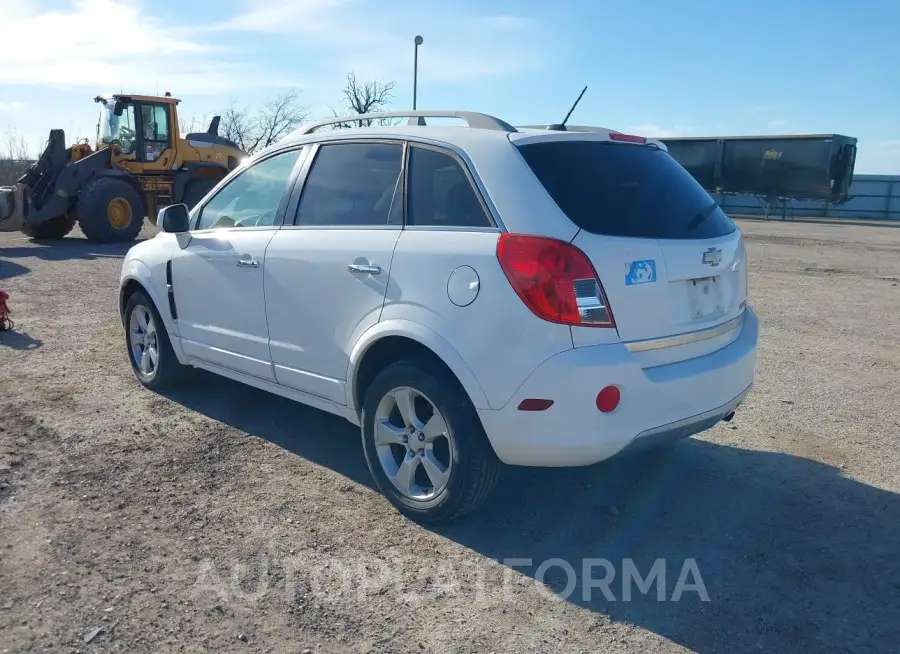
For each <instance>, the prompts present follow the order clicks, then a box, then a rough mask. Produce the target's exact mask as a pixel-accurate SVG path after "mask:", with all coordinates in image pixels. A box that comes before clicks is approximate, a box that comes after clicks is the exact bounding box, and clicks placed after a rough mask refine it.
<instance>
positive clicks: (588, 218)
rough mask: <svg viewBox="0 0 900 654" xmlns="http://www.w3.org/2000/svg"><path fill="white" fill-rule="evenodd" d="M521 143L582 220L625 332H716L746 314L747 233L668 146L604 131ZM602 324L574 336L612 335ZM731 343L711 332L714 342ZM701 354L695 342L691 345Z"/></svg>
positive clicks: (645, 335)
mask: <svg viewBox="0 0 900 654" xmlns="http://www.w3.org/2000/svg"><path fill="white" fill-rule="evenodd" d="M572 136H574V135H572ZM613 138H615V136H613ZM518 147H519V151H520V152H521V154H522V156H523V157H524V158H525V160H526V161H527V162H528V164H529V166H530V167H531V169H532V171H534V173H535V175H536V176H537V178H538V179H539V180H540V181H541V183H542V184H543V186H544V188H545V189H546V190H547V192H548V193H549V194H550V196H551V197H552V198H553V199H554V201H555V202H556V204H557V205H558V206H559V207H560V209H561V210H562V211H563V212H564V213H565V214H566V215H567V216H568V217H569V219H570V220H571V221H572V222H573V223H575V224H576V225H577V226H578V227H579V228H580V231H579V232H578V233H577V234H576V236H575V238H574V239H573V241H572V244H573V245H575V246H576V247H578V248H579V249H581V250H582V251H583V252H584V253H585V254H586V255H587V256H588V257H589V258H590V259H591V262H592V263H593V264H594V269H595V270H596V271H597V275H598V277H599V278H600V281H601V283H602V285H603V288H604V290H605V291H606V296H607V300H608V302H609V306H610V308H611V310H612V314H613V317H614V319H615V323H616V328H617V330H618V333H619V337H620V338H621V339H622V340H623V341H626V342H630V341H650V340H654V339H665V338H666V337H670V336H676V335H683V334H688V333H691V332H698V331H699V330H709V331H708V332H706V333H708V334H711V333H716V332H719V331H723V329H720V328H717V327H719V326H722V327H725V326H732V325H737V323H739V320H740V318H739V316H740V315H741V314H742V313H743V310H744V307H745V305H746V298H747V270H746V267H747V264H746V254H745V251H744V243H743V237H742V235H741V232H740V230H739V229H737V227H736V225H735V224H734V223H733V222H732V221H731V219H729V218H728V216H726V215H725V213H724V212H723V211H722V210H721V209H720V208H719V207H718V205H717V204H716V203H715V202H714V201H713V199H712V198H711V197H710V195H709V194H708V193H707V192H706V191H704V190H703V188H702V187H701V186H700V185H699V184H698V183H697V182H696V180H694V178H693V177H691V175H690V174H689V173H688V172H687V171H686V170H685V169H684V168H683V167H682V166H681V165H680V164H679V163H678V162H677V161H675V160H674V159H673V158H672V157H671V156H669V154H668V153H667V152H666V151H665V150H663V149H660V148H659V147H657V146H656V145H654V144H651V143H640V142H633V140H632V141H625V142H620V141H611V140H606V139H598V138H581V139H578V138H574V139H573V138H565V139H547V140H529V141H528V142H526V143H524V144H523V145H520V146H518ZM726 323H727V325H726ZM603 331H605V330H598V329H594V328H591V327H573V328H572V335H573V340H574V342H575V345H576V346H582V345H594V344H596V343H601V342H608V340H607V336H606V335H604V334H601V333H600V332H603ZM684 340H685V339H671V341H670V342H671V343H672V344H679V343H682V342H683V341H684ZM731 340H733V339H731ZM662 344H664V343H661V344H660V345H662ZM723 344H724V343H723V340H722V339H719V338H717V339H712V340H711V341H710V343H709V349H715V348H717V347H721V346H722V345H723ZM703 353H704V351H703V348H702V347H700V348H699V349H698V347H697V346H696V345H695V346H693V347H692V348H691V350H690V355H691V356H698V355H700V354H703Z"/></svg>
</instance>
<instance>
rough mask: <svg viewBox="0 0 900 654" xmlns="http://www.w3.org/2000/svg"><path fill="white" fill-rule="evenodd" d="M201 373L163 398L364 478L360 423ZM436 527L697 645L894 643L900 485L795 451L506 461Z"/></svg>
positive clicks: (584, 599)
mask: <svg viewBox="0 0 900 654" xmlns="http://www.w3.org/2000/svg"><path fill="white" fill-rule="evenodd" d="M200 374H202V375H203V378H202V383H199V384H192V385H191V390H189V391H181V392H177V393H171V394H169V396H170V397H171V399H173V400H175V401H178V402H180V403H182V404H184V405H185V406H187V407H189V408H191V409H194V410H196V411H199V412H201V413H203V414H205V415H207V416H209V417H212V418H215V419H216V420H219V421H221V422H224V423H227V424H230V425H232V426H234V427H237V428H238V429H241V430H243V431H246V432H248V433H250V434H252V435H254V436H258V437H260V438H264V439H266V440H269V441H271V442H273V443H275V444H277V445H279V446H280V447H282V448H285V449H286V450H289V451H291V452H293V453H295V454H297V455H298V456H302V457H304V458H306V459H308V460H310V461H313V462H315V463H317V464H319V465H322V466H327V467H329V468H331V469H332V470H334V471H335V472H338V473H339V474H342V475H345V476H346V477H348V478H350V479H352V480H354V481H356V482H359V483H361V484H365V485H366V486H369V487H373V483H372V480H371V477H370V475H369V472H368V469H367V467H366V464H365V462H364V460H363V457H362V453H361V450H360V447H359V432H358V429H357V428H355V427H353V426H351V425H350V424H349V423H347V422H346V421H344V420H343V419H341V418H338V417H335V416H331V415H329V414H326V413H323V412H320V411H316V410H314V409H310V408H307V407H303V406H301V405H298V404H295V403H293V402H291V401H288V400H285V399H282V398H278V397H275V396H273V395H270V394H268V393H264V392H262V391H256V390H254V389H247V388H246V387H244V386H242V385H239V384H237V383H236V382H231V381H229V380H225V379H223V378H219V377H216V376H214V375H208V374H206V373H200ZM197 388H204V392H203V393H199V394H198V393H197V392H196V389H197ZM248 394H249V395H248ZM248 406H252V407H253V408H252V410H251V409H247V408H246V407H248ZM736 426H737V428H738V429H741V428H742V427H741V426H740V422H739V416H738V418H737V419H736ZM773 445H777V443H774V442H773ZM847 472H850V471H847ZM432 529H433V531H435V533H438V534H440V535H442V536H444V537H446V538H448V539H450V540H453V541H455V542H457V543H460V544H462V545H464V546H465V547H467V548H470V549H471V550H473V551H475V552H478V553H479V554H481V555H483V556H484V557H487V558H490V559H493V560H498V561H501V562H503V563H505V564H507V565H510V566H512V565H515V568H516V570H517V571H519V572H520V573H523V574H525V575H528V576H531V577H534V578H535V579H536V580H539V581H541V582H543V584H545V585H546V587H548V588H549V589H551V590H552V591H553V592H555V593H558V596H559V597H560V598H561V600H560V601H567V602H570V603H573V604H576V605H578V606H581V607H583V608H585V609H588V610H590V611H593V612H597V613H601V614H604V615H606V616H609V617H610V618H611V619H613V620H615V621H620V622H625V623H630V624H634V625H638V626H640V627H642V628H644V629H647V630H650V631H652V632H654V633H656V634H659V635H660V636H663V637H665V638H667V639H670V640H672V641H673V642H676V643H679V644H681V645H683V646H684V647H687V648H689V649H691V650H694V651H698V652H735V651H750V650H754V651H785V652H788V651H790V652H794V651H802V650H804V649H815V650H836V651H855V652H860V651H888V650H891V649H892V648H894V647H895V646H896V644H897V642H900V620H897V616H898V615H900V496H898V495H897V494H895V493H892V492H888V491H884V490H881V489H878V488H875V487H872V486H869V485H867V484H864V483H860V482H858V481H855V480H853V479H851V478H849V477H847V476H845V474H844V472H843V471H841V470H840V469H838V468H835V467H832V466H828V465H825V464H822V463H819V462H816V461H812V460H810V459H806V458H803V457H799V456H794V455H790V454H783V453H778V452H763V451H755V450H747V449H742V448H739V447H731V446H727V445H719V444H714V443H711V442H708V441H703V440H699V439H688V440H686V441H683V442H681V443H678V444H676V445H674V446H672V447H669V448H666V449H663V450H657V451H654V452H650V453H646V454H642V455H636V456H633V457H629V458H623V459H620V460H616V461H611V462H606V463H604V464H600V465H596V466H592V467H589V468H578V469H565V470H562V469H561V470H552V469H525V468H505V469H504V470H503V474H502V476H501V481H500V483H499V486H498V488H497V490H496V492H495V494H494V495H493V496H492V498H491V501H490V503H489V504H488V505H487V506H485V507H483V508H482V509H481V510H480V511H479V512H478V513H476V514H474V515H472V516H470V517H468V518H465V519H463V520H460V521H458V522H456V523H452V524H449V525H444V526H440V527H433V528H432ZM511 559H519V561H517V562H516V563H515V564H512V562H511V561H510V560H511ZM522 559H526V560H530V561H531V563H530V564H527V563H523V561H521V560H522ZM591 559H593V562H592V561H591ZM601 559H602V560H605V561H606V562H608V564H609V566H610V568H611V570H612V574H613V576H612V578H611V579H612V581H611V583H610V584H609V586H608V594H607V595H605V594H604V589H602V588H600V587H599V586H592V583H591V581H590V580H591V579H593V580H599V579H601V578H604V577H607V578H609V577H608V575H609V571H607V570H606V568H604V567H603V565H605V564H602V563H601V562H600V561H599V560H601ZM551 560H555V563H556V565H552V566H551V567H549V568H547V562H551V563H553V561H551ZM658 560H663V561H664V564H663V565H664V566H665V572H664V574H663V575H661V576H660V577H657V578H656V581H655V582H652V583H651V585H650V586H649V587H646V588H647V592H642V591H641V589H640V588H638V586H637V584H636V583H627V584H624V585H623V581H626V580H632V581H634V580H635V576H634V574H635V573H636V574H637V575H638V576H639V577H640V578H641V579H644V580H648V578H649V577H650V573H651V570H653V569H654V568H653V566H654V565H657V566H659V564H658V563H657V561H658ZM586 561H587V564H588V565H591V564H593V566H594V567H593V568H592V569H591V570H589V576H588V575H585V574H584V572H585V570H584V566H585V562H586ZM626 561H630V564H629V563H628V562H626ZM690 561H694V562H695V567H693V568H692V567H691V563H690ZM561 562H565V563H561ZM542 564H544V565H543V569H541V568H542ZM566 565H568V566H571V569H570V570H567V569H566V567H565V566H566ZM628 566H633V567H632V568H630V570H631V571H632V573H631V576H629V575H628V574H627V573H626V567H628ZM682 575H685V576H684V579H683V581H684V582H686V584H687V585H682V590H683V592H682V594H681V597H680V599H678V601H672V600H673V597H674V596H675V595H676V588H677V587H678V581H679V578H680V577H681V576H682ZM691 584H693V586H692V585H691ZM625 585H627V586H628V587H629V590H630V593H631V597H630V600H628V601H626V592H625V590H624V587H625ZM701 586H702V588H703V590H705V593H706V595H707V597H708V601H704V600H703V597H702V593H701V592H699V588H700V587H701ZM660 587H662V594H661V595H659V594H658V592H659V590H660ZM660 597H661V598H662V601H660Z"/></svg>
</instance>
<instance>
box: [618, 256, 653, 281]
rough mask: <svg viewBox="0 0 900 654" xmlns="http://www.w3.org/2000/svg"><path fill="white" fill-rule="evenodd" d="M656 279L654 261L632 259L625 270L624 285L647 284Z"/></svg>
mask: <svg viewBox="0 0 900 654" xmlns="http://www.w3.org/2000/svg"><path fill="white" fill-rule="evenodd" d="M655 281H656V261H655V260H653V259H643V260H641V261H632V262H631V263H630V264H628V268H627V269H626V272H625V285H626V286H634V285H635V284H649V283H650V282H655Z"/></svg>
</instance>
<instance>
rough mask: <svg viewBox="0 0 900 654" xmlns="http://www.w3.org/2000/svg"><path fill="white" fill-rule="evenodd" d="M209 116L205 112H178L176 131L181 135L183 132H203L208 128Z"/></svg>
mask: <svg viewBox="0 0 900 654" xmlns="http://www.w3.org/2000/svg"><path fill="white" fill-rule="evenodd" d="M210 120H211V118H210V117H209V115H207V114H203V115H202V116H197V115H190V116H185V115H184V114H178V132H179V134H181V136H184V135H185V134H193V133H196V132H205V131H206V130H207V129H209V121H210Z"/></svg>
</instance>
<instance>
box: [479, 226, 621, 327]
mask: <svg viewBox="0 0 900 654" xmlns="http://www.w3.org/2000/svg"><path fill="white" fill-rule="evenodd" d="M497 259H498V260H499V261H500V267H501V268H503V272H504V273H505V274H506V278H507V279H508V280H509V283H510V284H511V285H512V287H513V289H514V290H515V292H516V293H517V294H518V295H519V297H520V298H521V299H522V302H524V303H525V306H527V307H528V308H529V309H531V311H532V312H533V313H534V315H536V316H537V317H539V318H543V319H544V320H549V321H550V322H557V323H562V324H564V325H579V326H584V327H615V326H616V323H615V320H614V319H613V315H612V310H611V309H610V307H609V303H608V302H607V300H606V293H605V292H604V291H603V285H602V284H601V283H600V278H599V277H597V273H596V272H595V271H594V266H593V265H592V264H591V262H590V259H588V258H587V256H585V254H584V252H582V251H581V250H579V249H578V248H576V247H575V246H574V245H571V244H570V243H566V242H565V241H559V240H556V239H553V238H546V237H543V236H527V235H522V234H508V233H503V234H500V239H499V240H498V242H497Z"/></svg>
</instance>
